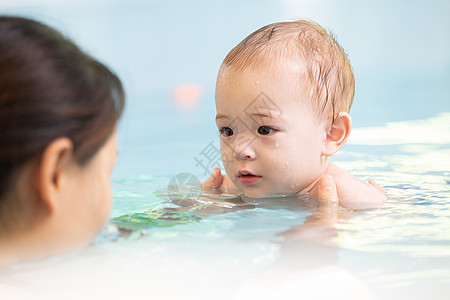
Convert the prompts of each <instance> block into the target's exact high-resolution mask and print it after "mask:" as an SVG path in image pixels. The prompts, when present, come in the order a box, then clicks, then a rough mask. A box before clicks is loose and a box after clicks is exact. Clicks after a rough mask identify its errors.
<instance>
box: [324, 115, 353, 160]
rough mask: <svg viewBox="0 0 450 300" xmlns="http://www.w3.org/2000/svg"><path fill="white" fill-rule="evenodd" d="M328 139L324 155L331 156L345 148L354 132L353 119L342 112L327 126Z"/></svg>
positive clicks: (325, 143)
mask: <svg viewBox="0 0 450 300" xmlns="http://www.w3.org/2000/svg"><path fill="white" fill-rule="evenodd" d="M326 130H327V132H326V139H325V142H324V144H323V148H322V155H325V156H331V155H333V154H335V153H336V152H337V151H339V149H341V148H342V146H344V144H345V142H346V141H347V138H348V136H349V135H350V131H351V130H352V118H351V117H350V115H349V114H348V113H346V112H340V113H339V114H338V116H337V117H336V119H335V120H334V122H333V123H332V124H331V125H329V126H327V129H326Z"/></svg>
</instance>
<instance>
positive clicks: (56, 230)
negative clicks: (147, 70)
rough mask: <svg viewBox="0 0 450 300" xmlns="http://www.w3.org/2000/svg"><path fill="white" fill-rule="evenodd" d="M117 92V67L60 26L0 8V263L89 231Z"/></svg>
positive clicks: (101, 196) (110, 151) (102, 204)
mask: <svg viewBox="0 0 450 300" xmlns="http://www.w3.org/2000/svg"><path fill="white" fill-rule="evenodd" d="M124 101H125V100H124V91H123V88H122V84H121V82H120V80H119V79H118V78H117V76H116V75H114V74H113V73H112V72H111V71H110V70H108V68H106V67H105V66H104V65H102V64H101V63H99V62H98V61H96V60H94V59H93V58H91V57H90V56H88V55H87V54H85V53H83V52H82V51H81V50H80V49H79V48H78V47H77V46H76V45H75V44H73V43H72V42H71V41H69V40H68V39H66V38H65V37H64V36H62V35H61V34H60V33H59V32H57V31H55V30H54V29H52V28H50V27H48V26H46V25H43V24H41V23H39V22H36V21H32V20H28V19H24V18H18V17H0V265H1V264H8V263H13V262H17V261H22V260H24V259H29V258H36V257H42V256H48V255H52V254H58V253H62V252H65V251H69V250H71V249H75V248H77V247H82V246H84V245H87V244H89V242H90V241H91V240H92V239H93V238H94V237H95V236H96V235H97V234H98V232H99V231H100V230H101V228H102V227H103V225H104V223H105V222H106V221H107V219H108V216H109V212H110V209H111V202H112V195H111V188H110V182H109V175H110V173H111V170H112V167H113V165H114V161H115V157H116V123H117V120H118V119H119V117H120V115H121V113H122V110H123V107H124Z"/></svg>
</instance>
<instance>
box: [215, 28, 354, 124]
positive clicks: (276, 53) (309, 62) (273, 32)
mask: <svg viewBox="0 0 450 300" xmlns="http://www.w3.org/2000/svg"><path fill="white" fill-rule="evenodd" d="M280 61H286V62H288V63H292V64H295V65H297V66H300V65H304V66H305V74H301V78H300V79H299V80H302V83H304V85H306V88H307V95H308V99H306V100H307V101H309V102H311V103H310V104H311V105H312V107H313V108H314V109H315V110H316V111H317V113H318V114H319V115H320V116H321V115H322V114H323V113H324V112H326V113H327V114H328V113H330V114H331V115H332V116H333V118H334V117H336V115H337V114H338V113H339V112H341V111H345V112H349V111H350V107H351V105H352V102H353V96H354V93H355V78H354V75H353V71H352V67H351V65H350V61H349V59H348V57H347V55H346V54H345V52H344V49H343V48H342V47H341V46H340V45H339V43H338V42H337V41H336V40H335V39H334V37H333V35H332V34H331V33H328V32H327V31H326V30H325V29H324V28H323V27H321V26H320V25H319V24H317V23H314V22H311V21H305V20H299V21H295V22H279V23H273V24H270V25H267V26H264V27H262V28H260V29H258V30H256V31H255V32H253V33H252V34H250V35H249V36H248V37H246V38H245V39H244V40H243V41H242V42H240V43H239V44H238V45H237V46H236V47H234V48H233V49H232V50H231V51H230V53H228V55H227V56H226V57H225V59H224V61H223V63H222V66H224V67H230V68H232V69H234V70H237V71H244V70H246V69H248V68H257V67H265V66H267V65H270V64H272V63H277V62H280Z"/></svg>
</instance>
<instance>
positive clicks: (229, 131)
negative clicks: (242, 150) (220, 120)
mask: <svg viewBox="0 0 450 300" xmlns="http://www.w3.org/2000/svg"><path fill="white" fill-rule="evenodd" d="M219 132H220V134H223V135H224V136H232V135H233V134H234V132H233V129H231V128H230V127H222V128H220V129H219Z"/></svg>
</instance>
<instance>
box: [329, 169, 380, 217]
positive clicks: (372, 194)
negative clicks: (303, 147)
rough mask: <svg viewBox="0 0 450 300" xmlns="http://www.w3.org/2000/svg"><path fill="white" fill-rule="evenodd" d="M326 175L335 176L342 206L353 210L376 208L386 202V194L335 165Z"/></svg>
mask: <svg viewBox="0 0 450 300" xmlns="http://www.w3.org/2000/svg"><path fill="white" fill-rule="evenodd" d="M326 174H328V175H331V176H333V178H334V181H335V182H336V188H337V192H338V195H339V203H340V204H341V205H342V206H346V207H349V208H353V209H365V208H374V207H378V206H380V205H381V204H383V202H384V201H385V200H386V195H385V194H384V192H382V191H380V190H379V189H377V188H375V187H374V186H373V185H371V184H369V183H367V182H365V181H362V180H361V179H359V178H357V177H355V176H353V175H352V174H350V173H349V172H347V171H345V170H344V169H342V168H341V167H339V166H337V165H335V164H333V163H331V164H330V166H329V168H328V170H327V172H326Z"/></svg>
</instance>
